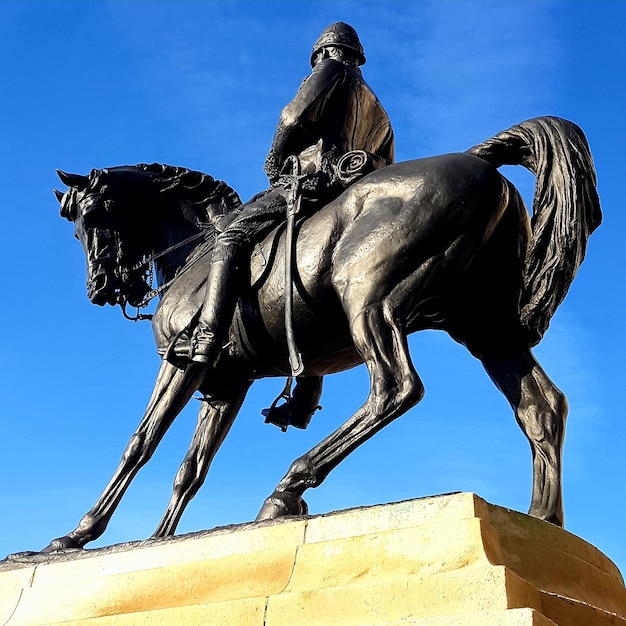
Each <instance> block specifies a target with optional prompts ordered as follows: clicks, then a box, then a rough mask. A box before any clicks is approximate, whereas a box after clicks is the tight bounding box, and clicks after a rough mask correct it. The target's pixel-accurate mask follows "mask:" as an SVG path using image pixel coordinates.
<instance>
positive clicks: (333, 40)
mask: <svg viewBox="0 0 626 626" xmlns="http://www.w3.org/2000/svg"><path fill="white" fill-rule="evenodd" d="M326 46H337V47H338V48H345V49H346V50H351V51H352V52H354V53H355V54H356V56H357V60H358V64H359V65H363V64H364V63H365V55H364V54H363V46H362V45H361V42H360V41H359V36H358V35H357V34H356V31H355V30H354V28H352V26H349V25H348V24H345V23H344V22H335V23H334V24H331V25H330V26H328V27H327V28H325V29H324V31H323V32H322V34H321V35H320V38H319V39H318V40H317V41H316V42H315V45H314V46H313V51H312V52H311V65H313V60H314V59H315V55H316V54H317V53H318V52H319V51H320V50H321V49H322V48H325V47H326Z"/></svg>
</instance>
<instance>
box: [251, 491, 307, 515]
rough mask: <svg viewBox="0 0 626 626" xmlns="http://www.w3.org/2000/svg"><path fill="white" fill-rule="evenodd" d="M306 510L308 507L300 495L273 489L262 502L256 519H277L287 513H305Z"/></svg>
mask: <svg viewBox="0 0 626 626" xmlns="http://www.w3.org/2000/svg"><path fill="white" fill-rule="evenodd" d="M308 512H309V507H308V506H307V503H306V502H305V501H304V500H303V499H302V498H301V497H300V496H297V495H294V494H293V493H288V492H286V491H275V492H274V493H273V494H272V495H271V496H270V497H269V498H267V499H266V500H265V502H264V503H263V506H262V507H261V510H260V511H259V514H258V515H257V516H256V521H257V522H261V521H263V520H268V519H278V518H279V517H287V516H289V515H306V514H307V513H308Z"/></svg>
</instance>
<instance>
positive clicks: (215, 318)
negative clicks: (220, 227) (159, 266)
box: [191, 231, 244, 365]
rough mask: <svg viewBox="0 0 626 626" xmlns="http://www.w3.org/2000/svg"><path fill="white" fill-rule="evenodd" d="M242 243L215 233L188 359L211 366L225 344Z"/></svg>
mask: <svg viewBox="0 0 626 626" xmlns="http://www.w3.org/2000/svg"><path fill="white" fill-rule="evenodd" d="M241 252H242V245H241V243H240V242H239V241H237V239H236V238H234V237H231V236H230V235H229V233H228V231H226V232H225V233H222V235H220V236H218V238H217V240H216V242H215V248H214V250H213V255H212V257H211V269H210V273H209V280H208V282H207V287H206V295H205V297H204V303H203V305H202V310H201V311H200V317H199V319H198V324H197V326H196V328H195V330H194V335H193V337H192V340H191V360H192V361H194V362H196V363H208V364H209V365H214V364H215V362H216V361H217V357H218V356H219V353H220V351H221V350H222V348H223V347H224V344H225V343H226V334H227V333H228V327H229V325H230V321H231V320H232V317H233V313H234V309H235V305H236V303H237V296H238V294H239V289H238V288H237V282H238V280H239V272H238V267H237V265H238V258H239V257H243V256H244V255H243V254H241Z"/></svg>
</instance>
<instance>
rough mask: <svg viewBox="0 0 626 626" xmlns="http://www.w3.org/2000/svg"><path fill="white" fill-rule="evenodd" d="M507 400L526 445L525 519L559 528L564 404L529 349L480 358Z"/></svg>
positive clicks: (561, 396)
mask: <svg viewBox="0 0 626 626" xmlns="http://www.w3.org/2000/svg"><path fill="white" fill-rule="evenodd" d="M481 360H482V363H483V365H484V367H485V369H486V370H487V373H488V374H489V376H490V377H491V379H492V380H493V382H494V383H495V384H496V386H497V387H498V388H499V389H500V391H502V393H503V394H504V395H505V396H506V397H507V399H508V401H509V403H510V404H511V406H512V407H513V410H514V411H515V417H516V419H517V422H518V424H519V425H520V426H521V428H522V430H523V431H524V434H525V435H526V437H527V438H528V441H529V442H530V448H531V451H532V457H533V494H532V501H531V505H530V510H529V514H530V515H533V516H534V517H538V518H540V519H544V520H547V521H549V522H552V523H553V524H557V525H558V526H563V522H564V517H563V498H562V481H561V460H562V448H563V439H564V437H565V419H566V417H567V399H566V398H565V396H564V395H563V393H562V392H561V391H559V389H558V388H557V387H556V386H555V385H554V383H553V382H552V381H551V380H550V379H549V378H548V376H547V375H546V373H545V372H544V371H543V369H542V368H541V366H540V365H539V363H537V361H536V360H535V357H534V356H533V354H532V352H531V351H530V349H528V350H524V351H522V352H517V353H512V354H498V355H494V354H487V355H483V357H482V358H481Z"/></svg>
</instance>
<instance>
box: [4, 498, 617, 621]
mask: <svg viewBox="0 0 626 626" xmlns="http://www.w3.org/2000/svg"><path fill="white" fill-rule="evenodd" d="M0 623H1V624H5V623H6V624H8V625H13V626H18V625H24V624H29V625H34V624H60V623H63V624H82V623H86V624H89V626H105V625H106V626H109V625H111V626H113V625H115V626H118V625H121V624H133V625H136V624H146V625H147V624H150V625H153V624H177V625H178V624H185V625H187V626H189V625H193V624H215V625H219V626H223V625H224V626H226V625H227V626H239V625H241V626H257V625H258V626H305V625H306V626H333V625H337V626H339V625H341V626H352V625H367V626H374V625H376V626H382V625H383V624H384V625H385V626H401V625H408V624H413V625H415V624H419V625H421V626H473V625H475V626H526V625H528V626H531V625H533V626H555V625H556V626H605V625H607V626H608V625H609V624H610V625H617V624H623V625H625V626H626V591H625V589H624V582H623V579H622V577H621V575H620V573H619V571H618V570H617V568H616V567H615V565H614V564H613V563H612V562H611V561H610V560H609V559H608V558H607V557H606V556H604V555H603V554H602V553H601V552H599V551H598V550H597V549H596V548H594V547H593V546H591V545H590V544H588V543H586V542H585V541H583V540H582V539H579V538H578V537H575V536H574V535H571V534H570V533H568V532H566V531H564V530H561V529H559V528H556V527H555V526H552V525H551V524H548V523H545V522H541V521H539V520H536V519H534V518H531V517H528V516H527V515H523V514H521V513H515V512H512V511H509V510H506V509H503V508H500V507H496V506H492V505H490V504H487V503H486V502H485V501H484V500H481V499H480V498H479V497H477V496H475V495H474V494H453V495H445V496H437V497H433V498H424V499H420V500H411V501H407V502H400V503H396V504H387V505H381V506H373V507H364V508H359V509H352V510H348V511H339V512H336V513H332V514H328V515H321V516H315V517H310V518H293V519H290V520H279V521H275V522H264V523H258V524H257V523H255V524H245V525H241V526H233V527H228V528H223V529H217V530H214V531H210V532H202V533H194V534H193V535H186V536H182V537H176V538H173V539H169V540H150V541H143V542H136V543H130V544H122V545H118V546H113V547H111V548H106V549H98V550H90V551H83V552H79V553H76V554H70V555H64V556H57V557H51V558H49V559H47V560H46V561H45V562H41V563H38V564H33V563H28V562H15V561H7V562H3V563H2V564H0Z"/></svg>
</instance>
